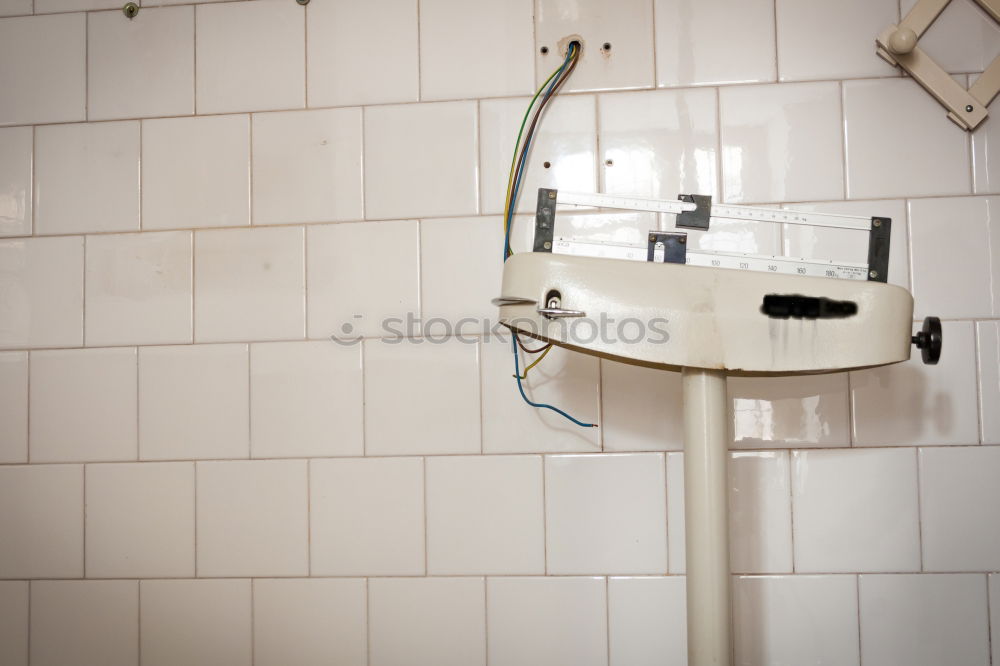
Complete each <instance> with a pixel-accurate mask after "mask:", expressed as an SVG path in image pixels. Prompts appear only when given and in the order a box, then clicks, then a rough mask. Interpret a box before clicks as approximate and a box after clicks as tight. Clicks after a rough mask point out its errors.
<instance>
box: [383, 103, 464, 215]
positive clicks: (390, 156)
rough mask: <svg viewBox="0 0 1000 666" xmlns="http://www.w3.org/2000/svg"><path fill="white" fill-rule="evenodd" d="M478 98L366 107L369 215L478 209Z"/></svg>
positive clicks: (440, 213)
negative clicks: (469, 100) (460, 100)
mask: <svg viewBox="0 0 1000 666" xmlns="http://www.w3.org/2000/svg"><path fill="white" fill-rule="evenodd" d="M477 106H478V105H477V103H475V102H468V101H466V102H440V103H434V104H419V105H414V104H402V105H398V106H373V107H367V108H366V109H365V119H364V123H365V215H366V216H367V217H368V218H369V219H376V220H383V219H388V218H400V217H407V216H414V217H428V216H435V215H474V214H475V213H476V212H478V199H479V185H478V183H479V178H478V170H477V167H476V164H477V160H478V144H479V121H478V116H477Z"/></svg>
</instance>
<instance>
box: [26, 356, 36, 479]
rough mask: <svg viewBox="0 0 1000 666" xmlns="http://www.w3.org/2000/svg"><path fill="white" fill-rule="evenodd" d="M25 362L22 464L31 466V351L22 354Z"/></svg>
mask: <svg viewBox="0 0 1000 666" xmlns="http://www.w3.org/2000/svg"><path fill="white" fill-rule="evenodd" d="M24 355H25V357H26V359H27V362H26V365H27V372H28V377H27V381H26V382H25V387H24V390H25V392H26V393H27V394H28V399H27V400H26V404H25V409H26V410H27V412H28V413H27V414H26V415H25V416H26V418H25V433H24V463H25V464H27V465H30V464H31V357H32V356H34V354H33V353H32V352H31V351H26V352H25V353H24Z"/></svg>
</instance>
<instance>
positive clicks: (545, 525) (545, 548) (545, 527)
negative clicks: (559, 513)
mask: <svg viewBox="0 0 1000 666" xmlns="http://www.w3.org/2000/svg"><path fill="white" fill-rule="evenodd" d="M515 353H516V352H515ZM539 458H541V461H542V465H541V467H542V470H541V471H542V557H543V561H542V564H543V567H542V575H544V576H548V575H550V574H549V501H548V495H547V491H546V485H547V484H546V483H545V468H546V465H547V462H546V461H547V460H548V456H546V455H540V456H539Z"/></svg>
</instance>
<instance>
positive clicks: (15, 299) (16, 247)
mask: <svg viewBox="0 0 1000 666" xmlns="http://www.w3.org/2000/svg"><path fill="white" fill-rule="evenodd" d="M0 275H2V280H3V289H2V291H0V310H2V311H3V312H4V313H5V317H4V321H3V323H0V348H8V349H9V348H11V347H15V348H16V347H20V348H24V347H78V346H80V345H82V344H83V280H82V277H83V238H82V237H80V236H66V237H64V238H29V239H22V240H0Z"/></svg>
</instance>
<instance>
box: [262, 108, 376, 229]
mask: <svg viewBox="0 0 1000 666" xmlns="http://www.w3.org/2000/svg"><path fill="white" fill-rule="evenodd" d="M361 143H362V141H361V109H359V108H354V109H322V110H318V111H285V112H279V113H256V114H254V116H253V188H252V189H253V221H254V224H289V223H294V222H337V221H342V220H360V219H362V218H363V217H364V210H363V203H364V189H363V187H362V183H361Z"/></svg>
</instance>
